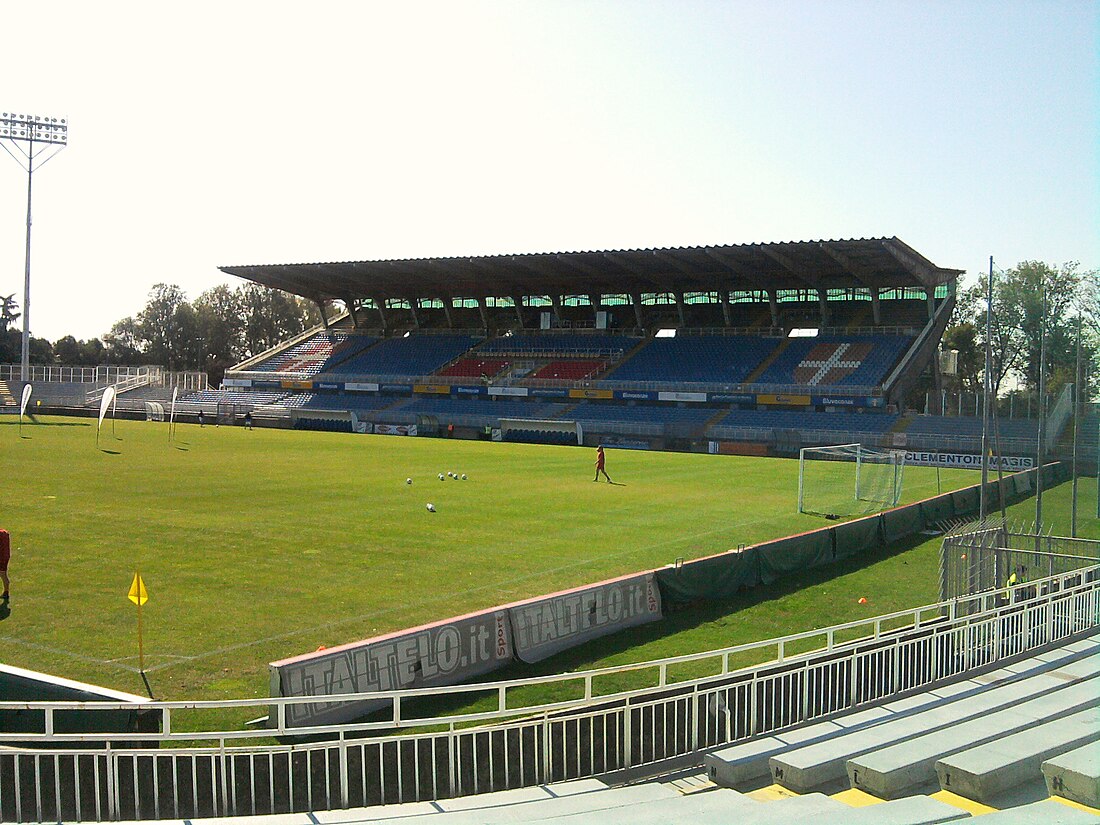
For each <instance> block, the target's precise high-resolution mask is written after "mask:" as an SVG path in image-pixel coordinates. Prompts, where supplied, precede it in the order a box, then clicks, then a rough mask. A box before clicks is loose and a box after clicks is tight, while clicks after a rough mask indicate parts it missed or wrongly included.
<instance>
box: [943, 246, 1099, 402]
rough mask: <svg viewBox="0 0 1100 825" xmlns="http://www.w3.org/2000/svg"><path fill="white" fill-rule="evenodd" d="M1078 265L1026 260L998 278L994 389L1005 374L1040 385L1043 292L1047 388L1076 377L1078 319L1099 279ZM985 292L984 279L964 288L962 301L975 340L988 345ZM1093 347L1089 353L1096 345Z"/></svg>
mask: <svg viewBox="0 0 1100 825" xmlns="http://www.w3.org/2000/svg"><path fill="white" fill-rule="evenodd" d="M1077 270H1078V264H1077V263H1076V262H1072V263H1067V264H1063V265H1062V266H1061V267H1054V266H1051V265H1049V264H1046V263H1043V262H1041V261H1022V262H1021V263H1019V264H1017V265H1016V266H1014V267H1013V268H1012V269H1009V270H1008V271H1007V272H1005V273H1003V274H1002V275H1001V276H1000V277H998V278H995V279H994V283H993V311H992V323H991V336H990V340H991V342H992V345H991V352H992V374H991V384H992V388H993V392H994V394H995V395H999V394H1000V390H1001V387H1002V384H1003V382H1004V379H1005V378H1006V377H1007V376H1008V375H1010V374H1014V375H1016V376H1018V377H1019V378H1020V379H1021V380H1022V381H1023V383H1024V385H1025V386H1026V387H1027V388H1028V389H1029V390H1032V391H1034V390H1036V389H1037V388H1038V385H1039V364H1040V350H1041V346H1042V340H1043V326H1044V324H1043V319H1044V314H1043V295H1044V293H1045V295H1046V314H1045V321H1046V322H1045V332H1046V347H1047V366H1046V368H1047V375H1048V379H1050V380H1049V381H1048V391H1049V392H1050V393H1052V394H1053V393H1056V392H1057V391H1058V389H1059V388H1060V386H1061V384H1063V383H1065V382H1066V381H1067V380H1068V381H1072V380H1073V377H1072V376H1073V371H1074V362H1075V357H1076V325H1077V320H1076V319H1077V315H1078V314H1079V313H1081V312H1084V311H1086V310H1085V302H1086V301H1087V300H1088V296H1089V294H1090V286H1089V284H1090V283H1095V279H1096V273H1095V272H1090V273H1079V272H1078V271H1077ZM1092 289H1093V290H1094V289H1095V288H1094V287H1092ZM985 296H986V286H985V282H984V279H983V282H982V283H980V284H976V285H974V286H973V287H971V288H970V289H968V290H965V291H964V293H963V294H962V295H961V296H960V301H959V307H960V309H959V312H960V315H961V316H962V317H964V318H965V317H969V320H970V322H971V323H972V324H973V326H974V327H975V328H976V341H975V343H976V345H977V347H978V348H979V350H984V347H985V337H986V336H985V327H986V323H985V314H986V297H985ZM1083 317H1087V316H1083ZM1089 352H1090V355H1091V352H1092V350H1090V351H1089ZM983 362H984V355H983Z"/></svg>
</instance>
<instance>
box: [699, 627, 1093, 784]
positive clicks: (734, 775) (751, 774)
mask: <svg viewBox="0 0 1100 825" xmlns="http://www.w3.org/2000/svg"><path fill="white" fill-rule="evenodd" d="M1094 651H1095V652H1100V639H1095V640H1085V641H1084V643H1081V642H1078V643H1075V645H1074V646H1073V647H1072V649H1071V648H1069V647H1067V648H1066V649H1059V650H1052V651H1047V652H1045V653H1042V654H1038V655H1036V656H1031V657H1028V658H1027V659H1024V660H1021V661H1019V662H1014V663H1013V664H1011V665H1008V666H1006V667H1004V668H1000V669H998V670H994V671H992V672H989V673H985V674H982V675H980V676H977V677H975V678H974V679H969V680H964V681H961V682H956V683H953V684H951V685H945V686H942V687H940V688H938V689H937V690H936V691H935V692H931V691H929V692H925V693H920V694H917V695H915V696H910V697H907V698H905V699H898V700H895V701H893V702H888V703H886V704H884V705H879V706H876V707H872V708H866V709H864V710H860V711H856V712H854V713H849V714H846V715H844V716H838V717H836V718H835V719H831V720H829V721H826V722H817V723H815V724H811V725H805V726H802V727H798V728H794V729H792V730H789V731H783V732H781V733H777V734H773V735H771V736H764V737H757V738H755V739H751V740H748V741H746V742H742V743H740V744H737V745H733V746H731V747H728V748H723V749H722V750H719V751H714V752H712V753H708V754H705V755H704V757H703V766H704V768H705V769H706V771H707V776H709V777H710V779H711V780H712V781H714V782H716V783H717V784H719V785H722V786H723V787H727V788H734V789H739V788H741V787H742V786H744V785H746V784H748V783H750V782H752V781H753V780H756V779H760V778H762V777H764V776H765V775H767V774H768V772H769V770H770V768H769V759H770V758H771V757H772V756H777V755H779V754H782V753H784V752H786V751H791V750H794V748H796V747H799V746H804V745H809V744H813V743H815V742H821V741H824V740H827V739H830V738H832V737H835V736H837V735H839V734H841V733H844V732H848V731H851V730H856V729H859V728H864V727H867V726H869V725H872V724H875V723H878V722H882V721H885V720H886V719H889V718H891V717H902V716H905V715H910V714H913V713H915V712H917V711H920V710H922V709H927V708H929V707H930V706H932V705H935V704H940V705H944V704H946V703H948V702H951V701H954V700H955V699H958V698H961V697H962V696H964V695H970V694H975V693H979V692H981V691H983V690H986V689H988V688H989V687H990V686H996V685H999V684H1002V683H1007V682H1010V681H1012V680H1014V679H1020V678H1024V677H1026V676H1028V675H1031V674H1035V673H1039V672H1042V671H1043V670H1048V669H1051V668H1053V667H1055V666H1057V665H1059V664H1063V663H1067V662H1071V661H1074V660H1075V659H1078V658H1080V657H1081V656H1082V655H1084V654H1087V653H1089V652H1094ZM837 768H838V770H837V771H836V777H835V778H837V779H840V778H842V777H843V775H844V774H843V771H842V770H839V768H840V766H839V765H838V766H837ZM807 790H808V789H807Z"/></svg>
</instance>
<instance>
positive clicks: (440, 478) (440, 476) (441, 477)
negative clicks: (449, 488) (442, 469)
mask: <svg viewBox="0 0 1100 825" xmlns="http://www.w3.org/2000/svg"><path fill="white" fill-rule="evenodd" d="M439 480H440V481H442V480H443V473H440V474H439Z"/></svg>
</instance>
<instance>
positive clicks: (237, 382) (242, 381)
mask: <svg viewBox="0 0 1100 825" xmlns="http://www.w3.org/2000/svg"><path fill="white" fill-rule="evenodd" d="M222 386H223V387H251V386H252V379H251V378H223V379H222Z"/></svg>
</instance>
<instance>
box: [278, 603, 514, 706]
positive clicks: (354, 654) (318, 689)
mask: <svg viewBox="0 0 1100 825" xmlns="http://www.w3.org/2000/svg"><path fill="white" fill-rule="evenodd" d="M510 661H512V646H511V629H510V627H509V625H508V613H507V611H505V610H500V609H498V610H494V611H487V612H485V613H474V614H471V615H469V616H460V617H458V618H455V619H448V620H446V621H442V622H437V623H435V624H430V625H423V626H421V627H416V628H413V629H411V630H402V631H400V632H398V633H391V634H389V635H388V636H379V637H378V638H375V639H366V640H364V641H362V642H352V643H351V644H346V645H341V646H340V647H334V648H330V649H328V650H321V651H317V652H316V653H307V654H305V655H303V656H295V657H294V658H291V659H283V660H281V661H278V662H272V663H271V665H270V668H271V694H272V696H332V695H336V694H341V693H365V692H369V691H382V690H409V689H412V688H421V687H439V686H444V685H454V684H458V683H459V682H462V681H466V680H469V679H474V678H476V677H478V676H482V675H484V674H486V673H491V672H492V671H494V670H497V669H499V668H501V667H504V666H505V665H507V664H508V663H509V662H510ZM386 704H388V701H387V700H385V699H378V700H373V701H363V702H346V703H333V702H328V703H317V704H303V705H290V706H288V707H287V709H286V719H287V724H289V725H294V726H295V727H301V726H303V725H321V724H334V723H337V722H347V721H349V720H351V719H355V718H358V717H360V716H362V715H363V714H366V713H370V712H371V711H372V710H376V709H377V708H380V707H384V706H385V705H386Z"/></svg>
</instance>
